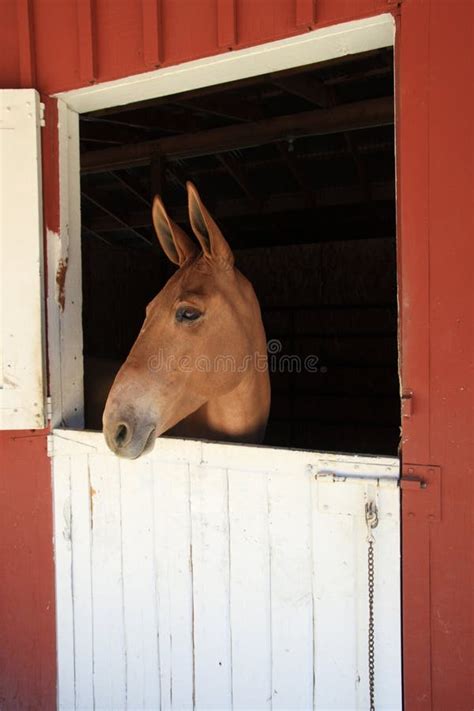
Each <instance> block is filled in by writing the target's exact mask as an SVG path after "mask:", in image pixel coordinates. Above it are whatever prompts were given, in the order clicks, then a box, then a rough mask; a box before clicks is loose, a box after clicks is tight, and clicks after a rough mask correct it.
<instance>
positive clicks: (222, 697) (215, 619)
mask: <svg viewBox="0 0 474 711" xmlns="http://www.w3.org/2000/svg"><path fill="white" fill-rule="evenodd" d="M190 472H191V530H192V565H193V599H194V659H195V674H194V676H195V706H196V708H197V709H219V711H222V709H230V708H232V668H231V665H232V660H231V634H230V610H229V519H228V508H227V497H228V492H227V476H226V470H225V469H217V468H211V467H205V466H195V465H192V466H191V467H190Z"/></svg>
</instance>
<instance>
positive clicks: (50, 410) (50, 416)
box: [46, 395, 53, 422]
mask: <svg viewBox="0 0 474 711" xmlns="http://www.w3.org/2000/svg"><path fill="white" fill-rule="evenodd" d="M46 419H47V420H48V422H51V420H52V419H53V403H52V400H51V395H48V397H47V398H46Z"/></svg>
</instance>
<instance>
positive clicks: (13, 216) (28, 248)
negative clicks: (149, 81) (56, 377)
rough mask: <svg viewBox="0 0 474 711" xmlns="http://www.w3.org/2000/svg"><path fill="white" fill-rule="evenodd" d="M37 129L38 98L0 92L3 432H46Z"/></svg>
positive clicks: (24, 92)
mask: <svg viewBox="0 0 474 711" xmlns="http://www.w3.org/2000/svg"><path fill="white" fill-rule="evenodd" d="M41 123H42V105H41V104H40V101H39V95H38V93H37V92H36V91H34V90H33V89H16V90H2V91H0V282H1V283H0V297H1V303H0V409H1V415H0V427H1V429H29V428H37V427H44V425H45V391H46V383H45V375H44V362H45V358H44V338H43V335H44V328H43V320H44V319H43V259H42V251H43V249H42V247H43V225H42V200H41V147H40V127H41Z"/></svg>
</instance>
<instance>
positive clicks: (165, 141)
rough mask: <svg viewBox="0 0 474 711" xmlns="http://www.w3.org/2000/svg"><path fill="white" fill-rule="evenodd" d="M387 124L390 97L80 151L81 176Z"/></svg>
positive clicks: (390, 107) (390, 108)
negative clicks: (159, 159) (162, 158)
mask: <svg viewBox="0 0 474 711" xmlns="http://www.w3.org/2000/svg"><path fill="white" fill-rule="evenodd" d="M389 124H393V100H392V98H391V97H384V98H381V99H369V100H367V101H361V102H354V103H351V104H344V105H342V106H337V107H335V108H331V109H319V110H317V111H305V112H303V113H299V114H296V115H294V114H293V115H289V116H278V117H276V118H271V119H264V120H262V121H255V122H253V123H247V124H242V125H234V126H228V127H225V128H215V129H211V130H208V131H200V132H197V133H193V134H187V135H182V136H171V137H169V138H162V139H159V140H155V141H146V142H144V143H136V144H132V145H127V146H122V147H120V148H107V149H105V150H102V151H93V152H90V153H85V154H84V155H83V156H82V161H81V163H82V165H81V168H82V172H83V173H91V172H102V171H105V170H113V169H118V168H120V167H123V168H125V167H132V166H137V165H147V164H148V163H149V162H150V160H151V157H152V155H153V154H155V153H157V152H158V153H160V154H161V155H164V156H166V157H167V158H168V159H169V158H187V157H188V158H189V157H196V156H200V155H207V154H209V153H221V152H225V151H231V150H236V149H239V148H249V147H252V146H260V145H262V144H265V143H274V142H276V141H281V140H284V139H286V140H288V139H297V138H301V137H305V136H317V135H324V134H334V133H343V132H345V131H353V130H357V129H361V128H369V127H374V126H385V125H389Z"/></svg>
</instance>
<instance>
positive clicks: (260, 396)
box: [167, 370, 270, 444]
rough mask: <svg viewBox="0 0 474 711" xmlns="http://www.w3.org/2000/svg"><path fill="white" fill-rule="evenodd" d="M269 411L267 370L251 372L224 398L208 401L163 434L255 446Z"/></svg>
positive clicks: (261, 439)
mask: <svg viewBox="0 0 474 711" xmlns="http://www.w3.org/2000/svg"><path fill="white" fill-rule="evenodd" d="M269 410H270V381H269V377H268V371H267V370H264V371H258V370H252V371H249V372H248V373H246V374H245V376H244V377H243V378H242V380H241V381H240V383H239V384H238V385H237V386H236V387H235V388H234V389H233V390H231V391H230V392H228V393H226V394H225V395H221V396H219V397H216V398H213V399H210V400H208V401H207V402H206V403H205V404H204V405H202V406H201V407H200V408H199V409H198V410H196V411H195V412H193V413H192V414H191V415H189V416H188V417H186V418H185V419H184V420H182V421H181V422H179V423H178V424H177V425H176V426H175V427H173V428H172V429H171V430H169V432H168V433H167V434H170V435H172V436H175V437H193V438H197V439H201V438H202V439H211V440H214V439H215V440H219V441H230V442H232V441H234V442H246V443H250V444H258V443H260V442H262V441H263V437H264V435H265V428H266V424H267V420H268V413H269Z"/></svg>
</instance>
